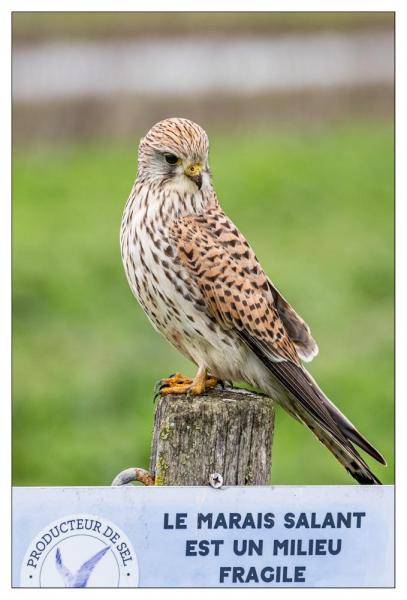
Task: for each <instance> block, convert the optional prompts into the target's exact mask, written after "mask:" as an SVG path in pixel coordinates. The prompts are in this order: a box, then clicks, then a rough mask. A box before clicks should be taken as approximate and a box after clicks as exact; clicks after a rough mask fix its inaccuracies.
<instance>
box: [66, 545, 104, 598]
mask: <svg viewBox="0 0 407 600" xmlns="http://www.w3.org/2000/svg"><path fill="white" fill-rule="evenodd" d="M108 550H109V546H106V547H105V548H102V550H99V552H97V553H96V554H95V555H94V556H92V557H91V558H90V559H89V560H87V561H86V562H84V563H83V565H82V566H81V567H80V569H79V570H78V571H77V572H76V573H72V572H71V571H70V570H69V569H68V568H67V567H66V566H65V565H64V563H63V562H62V555H61V551H60V549H59V548H57V551H56V554H55V564H56V567H57V570H58V573H59V574H60V575H61V577H62V579H63V580H64V584H65V587H69V588H83V587H86V584H87V583H88V579H89V577H90V576H91V574H92V571H93V569H94V568H95V567H96V565H97V563H98V562H99V561H100V559H101V558H102V557H103V556H104V555H105V554H106V552H107V551H108Z"/></svg>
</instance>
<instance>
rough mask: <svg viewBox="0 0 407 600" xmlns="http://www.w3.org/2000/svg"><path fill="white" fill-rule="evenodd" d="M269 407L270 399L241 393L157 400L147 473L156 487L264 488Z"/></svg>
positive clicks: (229, 391) (269, 439)
mask: <svg viewBox="0 0 407 600" xmlns="http://www.w3.org/2000/svg"><path fill="white" fill-rule="evenodd" d="M273 429H274V406H273V401H272V400H271V398H268V397H267V396H263V395H260V394H256V393H253V392H249V391H247V390H242V389H239V388H226V389H218V388H216V389H215V390H211V391H210V392H207V393H206V394H205V395H203V396H195V397H188V396H185V395H182V396H178V395H177V396H164V397H162V398H160V400H159V402H158V404H157V408H156V412H155V421H154V432H153V441H152V449H151V461H150V470H151V473H152V474H153V476H154V477H155V485H208V483H209V478H210V476H211V474H213V473H219V474H220V475H221V476H222V478H223V484H224V485H265V484H267V483H268V482H269V478H270V473H271V452H272V442H273Z"/></svg>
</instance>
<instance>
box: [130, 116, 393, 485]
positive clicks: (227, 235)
mask: <svg viewBox="0 0 407 600" xmlns="http://www.w3.org/2000/svg"><path fill="white" fill-rule="evenodd" d="M208 148H209V144H208V138H207V135H206V133H205V132H204V131H203V129H202V128H201V127H199V125H196V124H195V123H192V122H191V121H189V120H187V119H178V118H173V119H166V120H165V121H161V122H160V123H157V124H156V125H155V126H154V127H153V128H152V129H151V130H150V131H149V132H148V134H147V135H146V136H145V137H144V138H143V139H142V140H141V142H140V147H139V161H138V173H137V179H136V182H135V184H134V186H133V189H132V191H131V194H130V197H129V200H128V202H127V204H126V207H125V211H124V214H123V220H122V227H121V234H120V243H121V252H122V259H123V264H124V268H125V271H126V276H127V279H128V282H129V285H130V287H131V290H132V291H133V293H134V295H135V296H136V298H137V299H138V301H139V302H140V304H141V306H142V307H143V309H144V310H145V312H146V314H147V316H148V317H149V319H150V321H151V322H152V324H153V325H154V327H155V328H156V329H157V330H158V331H159V332H160V333H162V334H163V335H164V336H165V337H166V338H167V339H168V340H169V341H170V342H171V343H172V344H173V345H174V346H175V347H176V348H178V350H180V352H182V353H183V354H184V355H185V356H187V357H188V358H189V359H190V360H191V361H193V362H194V363H195V364H196V365H197V367H198V373H197V375H196V377H195V379H194V380H190V379H188V378H186V377H184V376H182V375H180V374H176V375H175V376H173V377H171V378H168V379H166V380H163V382H164V387H163V389H162V393H164V394H165V393H185V392H186V391H189V392H191V393H192V394H201V393H203V392H204V391H205V389H207V388H208V387H211V386H213V385H216V382H217V379H221V380H222V379H223V380H231V381H238V380H244V381H246V382H247V383H249V384H250V385H253V386H256V387H258V388H260V389H261V390H263V391H264V392H265V393H267V394H269V395H270V396H272V397H273V398H274V399H275V400H277V401H278V402H279V403H280V404H281V405H282V406H283V407H284V408H285V409H286V410H287V411H288V412H289V413H290V414H291V415H292V416H293V417H295V418H296V419H297V420H299V421H300V422H302V423H304V424H305V425H307V426H308V427H309V428H310V429H311V430H312V432H313V433H314V434H315V436H316V437H317V438H318V439H319V440H320V441H321V442H322V443H323V444H324V445H325V446H326V447H327V448H329V450H330V451H331V452H332V453H333V454H334V455H335V457H336V458H337V459H338V460H339V461H340V463H341V464H343V465H344V467H345V468H346V469H347V470H348V471H349V472H350V473H351V474H352V475H353V477H354V478H355V479H356V480H357V481H359V482H360V483H380V482H379V480H378V479H377V478H376V477H375V475H374V474H373V473H372V472H371V470H370V469H369V467H368V465H367V464H366V462H365V461H364V460H363V458H362V457H361V456H360V455H359V453H358V452H357V450H356V449H355V447H354V444H356V445H357V446H359V447H360V448H362V449H363V450H365V451H366V452H367V453H368V454H370V455H371V456H372V457H374V458H375V459H376V460H378V461H379V462H381V463H383V464H385V461H384V459H383V457H382V456H381V455H380V453H379V452H378V451H377V450H375V448H373V446H371V444H369V442H368V441H367V440H366V439H365V438H364V437H363V436H362V435H361V434H360V433H359V432H358V431H357V430H356V429H355V427H354V426H353V425H352V424H351V423H350V421H348V419H346V417H345V416H344V415H343V414H342V413H341V412H340V411H339V410H338V409H337V408H336V407H335V406H334V404H332V402H330V400H328V398H327V397H326V396H325V394H324V393H323V392H322V391H321V389H320V388H319V387H318V385H317V384H316V382H315V381H314V380H313V378H312V377H311V375H310V374H309V373H308V371H306V369H305V368H304V367H303V365H302V362H301V360H305V361H309V360H312V359H313V357H314V356H315V355H316V354H317V353H318V348H317V345H316V343H315V341H314V339H313V338H312V336H311V332H310V329H309V327H308V325H307V324H306V323H305V322H304V320H303V319H302V318H301V317H300V316H299V315H297V313H296V312H295V311H294V309H293V308H292V307H291V306H290V305H289V304H288V302H287V301H286V300H285V299H284V298H283V296H282V295H281V294H280V293H279V292H278V290H277V289H276V288H275V287H274V286H273V284H272V282H271V281H270V279H269V278H268V277H267V276H266V274H265V273H264V271H263V269H262V268H261V266H260V264H259V262H258V260H257V259H256V256H255V254H254V253H253V250H252V249H251V247H250V245H249V244H248V242H247V241H246V240H245V238H244V237H243V235H242V234H241V233H240V232H239V231H238V229H237V228H236V227H235V225H234V224H233V223H232V222H231V221H230V219H229V218H228V217H227V216H226V215H225V213H224V212H223V211H222V209H221V207H220V206H219V203H218V200H217V197H216V194H215V191H214V189H213V187H212V184H211V178H210V171H209V166H208ZM209 374H210V375H209Z"/></svg>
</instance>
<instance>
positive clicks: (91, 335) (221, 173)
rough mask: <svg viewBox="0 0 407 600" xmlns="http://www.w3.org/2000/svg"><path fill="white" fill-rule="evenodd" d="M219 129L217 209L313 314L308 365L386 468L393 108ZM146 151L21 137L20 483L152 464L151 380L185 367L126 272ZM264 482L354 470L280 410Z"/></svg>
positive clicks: (17, 215)
mask: <svg viewBox="0 0 407 600" xmlns="http://www.w3.org/2000/svg"><path fill="white" fill-rule="evenodd" d="M140 133H142V132H140ZM209 134H210V139H211V167H212V170H213V174H214V185H215V187H216V190H217V192H218V195H219V197H220V200H221V203H222V205H223V207H224V208H225V210H226V211H227V213H228V214H229V216H230V217H231V218H232V219H233V220H234V222H235V223H236V224H237V225H238V227H239V228H240V229H241V230H242V232H243V233H244V234H245V235H246V237H247V238H248V239H249V241H250V242H251V243H252V245H253V247H254V249H255V251H256V254H257V256H258V257H259V259H260V261H261V263H262V265H263V267H264V268H265V270H266V271H267V272H268V274H269V275H270V276H271V278H272V279H273V281H274V282H275V283H276V285H277V286H278V287H279V289H280V290H281V291H282V293H283V294H284V295H285V296H286V297H287V298H288V300H289V301H290V302H291V303H292V304H293V305H294V307H295V308H296V309H297V310H298V311H299V313H300V314H301V315H302V316H304V318H305V319H306V320H307V321H308V322H309V324H310V325H311V328H312V332H313V334H314V336H315V337H316V339H317V341H318V343H319V347H320V355H319V356H318V357H317V359H316V360H315V361H314V363H312V364H311V366H310V370H311V372H312V373H313V375H314V376H315V377H316V378H317V380H318V381H319V383H320V384H321V386H322V387H323V389H324V390H325V391H326V393H327V394H328V395H329V396H330V397H331V399H332V400H333V401H334V402H335V403H337V405H338V406H339V407H340V409H341V410H343V411H344V412H345V413H346V414H347V416H348V417H349V418H351V420H353V422H354V423H355V424H356V425H357V426H358V427H359V428H360V430H361V431H362V432H363V433H364V434H365V435H366V436H367V437H368V438H369V439H370V441H371V442H372V443H374V444H375V445H376V446H377V447H378V448H379V449H380V451H381V452H383V453H384V455H385V456H386V458H387V460H388V463H389V466H388V467H387V469H386V468H384V467H381V466H380V465H377V466H376V465H374V470H375V472H376V473H377V475H378V476H379V477H381V478H382V480H383V482H385V483H392V482H393V442H394V439H393V417H394V415H393V410H394V390H393V266H394V265H393V129H392V123H391V122H387V121H383V122H374V123H373V122H369V123H368V122H365V123H360V122H355V123H348V124H346V125H336V126H333V127H326V128H323V129H319V130H317V131H316V130H313V131H310V130H304V131H295V132H294V131H283V130H282V131H278V132H277V131H267V130H266V131H262V132H258V131H257V132H253V133H247V132H245V133H243V132H240V133H235V134H227V135H226V134H221V133H219V132H216V131H210V130H209ZM136 151H137V143H136V140H135V142H134V144H129V143H121V144H119V143H117V144H116V145H112V144H111V143H103V142H98V143H96V142H93V143H92V144H81V145H77V146H70V147H61V148H54V147H50V148H48V149H47V148H42V149H38V148H37V149H31V150H28V149H25V150H22V149H20V150H19V149H16V151H15V155H14V173H13V186H14V188H13V257H14V258H13V262H14V276H13V291H14V308H13V327H14V333H13V357H14V361H13V364H14V366H13V371H14V373H13V376H14V384H13V388H14V394H13V396H14V400H13V433H14V435H13V446H14V453H13V476H14V484H15V485H105V484H109V483H110V482H111V480H112V478H113V477H114V475H116V473H117V472H118V471H120V470H122V469H123V468H125V467H128V466H131V465H134V466H140V467H145V466H148V457H149V449H150V439H151V429H152V420H153V411H154V407H153V403H152V388H153V385H154V383H155V382H156V381H157V380H158V379H159V378H160V377H162V376H165V375H167V374H169V373H171V372H174V371H185V372H186V373H190V374H193V367H192V365H190V364H188V363H187V362H186V361H185V360H184V358H183V357H182V356H181V355H180V354H178V353H177V352H176V351H175V350H174V349H172V347H170V345H169V344H168V343H167V342H166V341H165V340H164V339H163V338H161V337H160V336H159V335H158V334H157V333H156V332H155V331H154V330H153V329H152V327H151V325H150V324H149V322H148V321H147V318H146V317H145V316H144V313H143V312H142V310H141V308H140V307H139V306H138V304H137V303H136V301H135V300H134V298H133V296H132V295H131V293H130V290H129V288H128V285H127V282H126V279H125V276H124V272H123V269H122V265H121V259H120V252H119V243H118V236H119V226H120V219H121V213H122V210H123V207H124V204H125V201H126V198H127V195H128V193H129V190H130V187H131V185H132V182H133V179H134V177H135V174H136ZM369 463H370V464H372V461H369ZM272 481H273V483H276V484H337V483H352V482H353V480H352V479H351V478H350V477H349V476H348V475H347V474H346V472H345V471H344V470H343V469H342V468H341V467H340V465H338V464H337V463H336V461H335V459H333V458H332V457H331V456H330V454H329V452H328V451H326V450H325V449H324V448H323V447H322V446H321V445H320V444H319V443H318V442H317V441H316V440H315V438H314V437H313V436H312V435H311V433H309V432H308V431H307V430H306V429H305V428H304V427H302V426H301V425H299V424H298V423H296V422H294V420H293V419H291V418H290V417H289V416H287V415H286V414H285V413H284V412H283V411H282V410H279V411H278V413H277V419H276V430H275V443H274V450H273V478H272Z"/></svg>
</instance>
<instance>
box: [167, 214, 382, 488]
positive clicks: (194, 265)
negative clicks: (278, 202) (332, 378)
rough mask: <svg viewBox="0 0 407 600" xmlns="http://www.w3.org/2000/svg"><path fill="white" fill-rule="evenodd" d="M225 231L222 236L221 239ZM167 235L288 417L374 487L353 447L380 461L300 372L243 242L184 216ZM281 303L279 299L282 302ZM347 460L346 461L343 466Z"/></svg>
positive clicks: (201, 219) (262, 277)
mask: <svg viewBox="0 0 407 600" xmlns="http://www.w3.org/2000/svg"><path fill="white" fill-rule="evenodd" d="M225 228H226V230H227V235H226V234H225V231H224V230H225ZM170 235H171V237H172V239H173V241H174V243H175V244H176V246H177V249H178V256H179V260H180V261H181V262H182V263H183V265H184V266H185V267H186V268H187V270H188V271H189V273H190V275H191V277H192V278H193V280H194V282H195V284H196V285H197V286H198V287H199V289H200V291H201V294H202V297H203V299H204V301H205V303H206V305H207V307H208V311H209V312H210V314H211V315H212V316H214V317H215V318H216V319H217V321H218V322H219V323H220V324H221V326H223V327H224V328H226V329H234V330H235V331H236V333H237V334H238V335H239V337H240V338H241V339H242V340H243V341H244V342H245V343H246V345H247V346H248V347H249V348H250V349H251V350H252V351H253V352H254V353H255V354H256V355H257V356H258V357H259V358H260V360H261V361H262V362H263V363H264V365H265V366H266V367H267V368H268V369H269V371H270V372H271V373H272V374H273V375H274V377H276V378H277V379H278V380H279V382H280V383H281V385H283V386H284V387H285V388H286V389H287V390H288V391H289V392H290V393H291V394H292V397H293V398H294V399H295V404H294V407H293V413H294V414H295V416H297V417H298V418H299V419H300V420H301V421H303V422H304V423H305V424H306V425H307V426H308V427H309V428H310V429H311V430H312V431H313V432H314V434H315V435H316V436H317V437H318V439H320V440H321V441H322V442H323V443H324V444H325V445H326V446H327V447H328V448H329V449H330V450H331V451H332V452H333V453H334V454H335V456H336V457H337V458H338V460H340V461H341V462H342V464H344V465H345V467H346V468H347V469H348V470H350V471H351V472H352V474H353V475H354V476H355V477H356V478H357V479H358V480H359V481H361V482H363V483H367V482H368V483H377V482H378V480H377V479H376V478H375V477H374V475H373V474H371V472H370V470H369V468H368V466H367V464H366V463H365V462H364V461H363V459H362V458H361V457H360V455H359V454H358V453H357V451H356V450H355V448H354V447H353V445H352V444H351V441H350V440H352V441H353V442H354V443H356V444H357V445H359V446H360V447H361V448H363V449H364V450H365V451H366V452H368V453H369V454H371V456H373V457H374V458H376V460H379V461H380V462H384V459H383V457H382V456H381V455H380V454H379V453H378V452H377V451H376V450H375V449H374V448H373V447H372V446H371V445H370V444H369V443H368V442H367V440H365V438H363V437H362V436H361V435H360V434H359V432H358V431H357V430H356V429H355V428H354V427H353V425H352V424H351V423H350V422H349V421H348V420H347V419H345V417H343V415H342V414H341V413H340V412H339V411H338V410H337V409H336V407H335V406H334V405H333V404H332V403H331V402H330V401H329V400H328V398H326V396H325V395H324V394H323V392H322V391H321V390H320V388H319V387H318V386H317V384H316V383H315V381H314V380H313V379H312V377H311V376H310V375H309V373H307V371H305V369H304V368H303V367H302V365H301V361H300V360H299V357H298V353H297V350H296V347H295V344H294V342H293V340H292V339H291V337H290V335H289V333H288V330H289V329H290V327H289V326H288V327H287V326H286V325H285V324H284V322H283V320H282V319H281V316H280V314H279V312H278V310H277V308H276V303H275V298H274V297H273V295H272V292H271V290H270V282H269V281H268V279H267V278H266V277H265V275H264V273H263V271H262V269H261V267H260V265H259V263H258V261H257V260H256V258H255V256H254V255H251V254H250V253H248V250H249V247H248V244H247V242H245V243H242V242H241V234H239V232H237V230H235V228H234V226H233V224H231V223H230V222H229V224H228V226H225V225H224V224H222V227H221V226H220V225H219V227H218V228H215V227H214V226H213V223H210V222H208V219H207V216H206V215H204V216H198V217H196V216H187V217H183V218H180V219H178V220H176V221H174V222H173V224H172V226H171V231H170ZM282 301H283V299H282ZM345 458H346V461H345Z"/></svg>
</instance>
